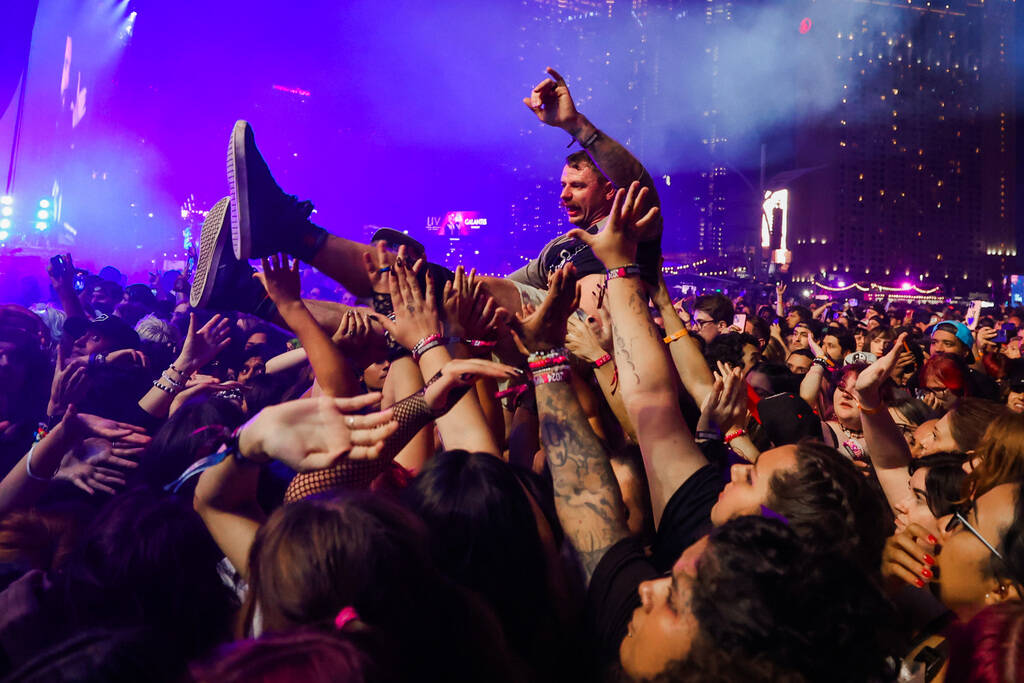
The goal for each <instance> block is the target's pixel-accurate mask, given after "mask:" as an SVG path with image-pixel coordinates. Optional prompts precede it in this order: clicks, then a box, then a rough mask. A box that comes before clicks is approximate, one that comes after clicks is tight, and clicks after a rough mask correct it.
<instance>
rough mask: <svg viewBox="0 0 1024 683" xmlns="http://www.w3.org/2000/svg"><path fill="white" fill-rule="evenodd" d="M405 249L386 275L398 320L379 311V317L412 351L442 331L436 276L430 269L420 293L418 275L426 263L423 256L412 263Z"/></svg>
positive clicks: (381, 322)
mask: <svg viewBox="0 0 1024 683" xmlns="http://www.w3.org/2000/svg"><path fill="white" fill-rule="evenodd" d="M404 250H405V247H404V246H403V247H399V251H398V258H396V259H395V265H394V266H392V267H391V271H390V272H388V273H387V274H386V277H387V280H388V289H389V291H390V292H391V305H392V307H393V309H394V315H395V319H394V320H389V319H388V318H386V317H385V316H382V315H379V314H378V315H377V316H376V320H377V321H378V322H379V323H380V324H381V325H383V326H384V329H386V330H387V331H388V332H389V333H390V334H391V338H392V339H394V340H395V341H396V342H398V343H399V344H401V345H402V346H404V347H405V348H407V349H410V350H411V349H412V348H413V347H414V346H416V344H417V343H419V342H420V340H422V339H426V338H427V337H430V336H432V335H435V334H440V333H441V321H440V319H439V318H438V314H437V306H436V304H435V302H434V278H433V276H432V275H431V274H430V271H429V270H428V271H427V286H426V292H420V287H419V283H418V282H417V281H416V275H417V274H418V273H419V272H420V269H422V268H423V266H424V263H423V259H420V260H418V261H416V263H414V264H413V265H412V266H409V265H408V264H407V263H406V259H405V258H404V256H403V254H404Z"/></svg>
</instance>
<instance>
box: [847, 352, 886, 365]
mask: <svg viewBox="0 0 1024 683" xmlns="http://www.w3.org/2000/svg"><path fill="white" fill-rule="evenodd" d="M876 360H878V356H876V355H875V354H873V353H868V352H867V351H854V352H853V353H848V354H846V358H844V359H843V365H854V364H856V363H867V364H868V365H871V364H872V363H874V362H875V361H876Z"/></svg>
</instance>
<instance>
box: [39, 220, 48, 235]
mask: <svg viewBox="0 0 1024 683" xmlns="http://www.w3.org/2000/svg"><path fill="white" fill-rule="evenodd" d="M48 227H50V224H49V223H47V222H46V221H38V222H37V223H36V230H38V231H39V232H42V231H43V230H46V229H47V228H48Z"/></svg>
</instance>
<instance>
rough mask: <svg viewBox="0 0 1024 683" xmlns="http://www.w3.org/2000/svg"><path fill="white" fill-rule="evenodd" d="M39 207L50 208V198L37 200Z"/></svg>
mask: <svg viewBox="0 0 1024 683" xmlns="http://www.w3.org/2000/svg"><path fill="white" fill-rule="evenodd" d="M39 208H40V209H48V208H50V200H49V199H40V200H39Z"/></svg>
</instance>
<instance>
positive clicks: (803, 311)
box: [789, 305, 814, 323]
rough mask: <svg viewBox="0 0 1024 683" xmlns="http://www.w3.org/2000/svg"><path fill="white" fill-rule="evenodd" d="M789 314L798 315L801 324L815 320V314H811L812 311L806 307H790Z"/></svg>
mask: <svg viewBox="0 0 1024 683" xmlns="http://www.w3.org/2000/svg"><path fill="white" fill-rule="evenodd" d="M789 312H790V313H796V315H797V317H798V318H800V322H804V323H805V322H809V321H811V320H814V314H813V313H811V309H809V308H807V307H806V306H800V305H797V306H790V307H789Z"/></svg>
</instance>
